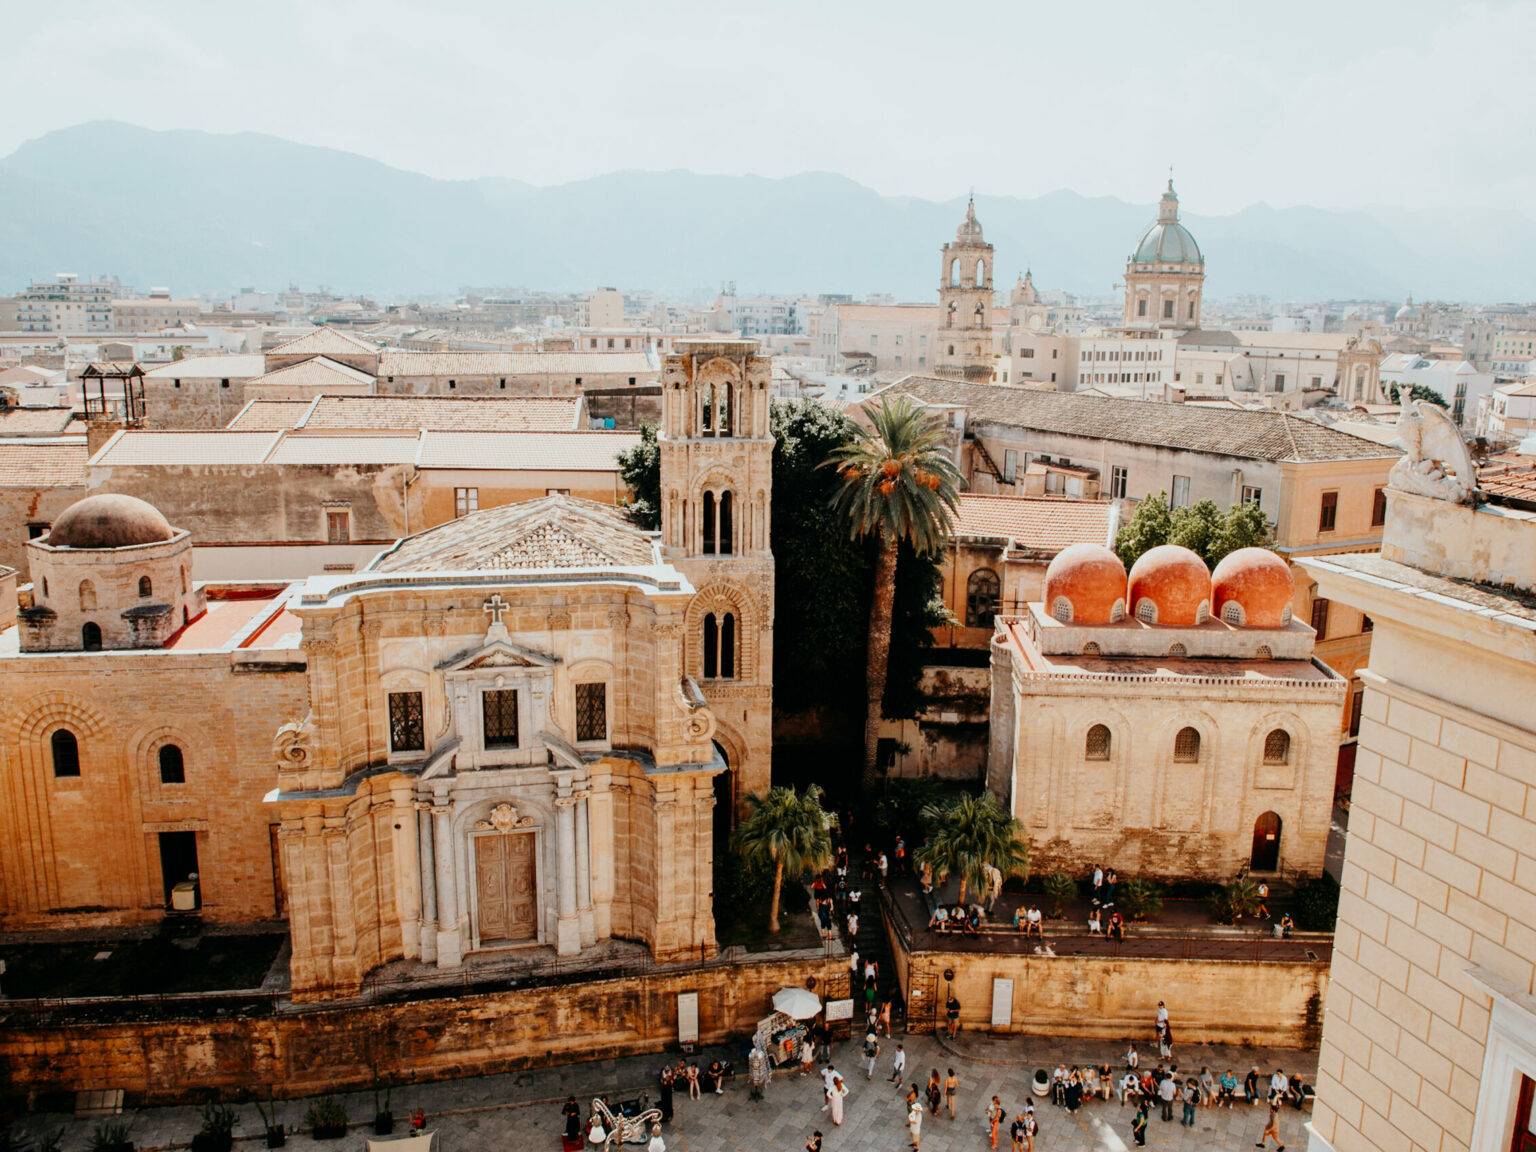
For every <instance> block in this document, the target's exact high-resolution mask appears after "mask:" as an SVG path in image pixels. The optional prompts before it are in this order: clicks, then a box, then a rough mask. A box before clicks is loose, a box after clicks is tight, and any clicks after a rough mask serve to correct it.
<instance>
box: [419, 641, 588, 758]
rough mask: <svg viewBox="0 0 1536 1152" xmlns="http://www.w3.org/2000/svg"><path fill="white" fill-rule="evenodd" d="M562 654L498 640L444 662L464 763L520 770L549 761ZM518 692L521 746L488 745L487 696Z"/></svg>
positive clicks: (459, 752) (442, 666)
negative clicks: (549, 735) (548, 738)
mask: <svg viewBox="0 0 1536 1152" xmlns="http://www.w3.org/2000/svg"><path fill="white" fill-rule="evenodd" d="M559 664H560V660H559V658H558V657H555V656H551V655H548V654H547V653H543V652H536V651H534V650H533V649H532V648H525V647H523V646H521V645H519V644H513V643H511V642H510V641H507V640H492V641H491V642H490V643H489V644H486V645H485V646H483V647H481V648H478V649H476V650H475V651H473V652H471V653H469V654H468V655H466V656H461V657H458V658H457V659H454V660H451V661H449V662H447V663H446V664H443V665H441V666H440V670H441V671H442V674H443V684H444V690H445V692H446V693H447V696H448V700H449V708H450V713H451V716H452V727H453V730H454V732H455V733H456V734H457V735H458V738H459V750H458V754H457V763H458V767H459V768H461V769H477V768H515V767H526V766H530V765H535V764H544V763H547V762H548V759H549V749H548V746H547V745H546V744H545V742H544V733H545V732H546V731H548V730H549V728H550V720H551V703H552V701H553V699H554V693H555V669H556V668H557V667H558V666H559ZM508 689H510V690H514V691H516V692H517V694H518V695H517V732H518V742H517V746H516V747H509V748H487V747H486V746H485V725H484V705H483V701H482V697H483V695H484V694H485V693H486V692H488V691H504V690H508Z"/></svg>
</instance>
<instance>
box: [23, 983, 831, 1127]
mask: <svg viewBox="0 0 1536 1152" xmlns="http://www.w3.org/2000/svg"><path fill="white" fill-rule="evenodd" d="M842 969H843V965H842V962H841V960H838V959H822V958H820V957H818V958H815V959H804V958H798V959H782V960H779V959H775V960H768V961H764V962H761V963H739V964H720V965H707V966H703V967H696V968H689V969H678V970H672V971H660V972H655V973H650V974H646V975H641V976H630V977H624V978H617V979H608V980H592V981H588V982H583V983H571V984H564V985H561V986H559V987H558V988H550V987H541V988H525V989H519V990H516V991H510V992H498V993H494V994H488V995H471V996H460V997H444V998H440V999H425V1000H416V1001H412V1002H409V1003H403V1004H389V1005H383V1006H377V1007H357V1006H352V1007H346V1008H328V1009H321V1010H312V1011H292V1012H285V1013H282V1014H280V1015H275V1016H269V1017H262V1018H256V1019H240V1020H227V1019H226V1020H165V1021H159V1022H150V1023H132V1024H95V1025H93V1024H74V1025H56V1026H50V1025H47V1024H36V1025H32V1024H27V1023H24V1022H21V1021H19V1020H18V1019H16V1018H15V1017H13V1018H12V1019H11V1021H10V1022H9V1023H8V1025H7V1027H6V1028H5V1029H4V1030H3V1031H0V1068H4V1069H6V1070H7V1071H6V1073H5V1079H4V1081H3V1088H0V1090H3V1091H5V1092H7V1093H9V1094H12V1095H13V1096H16V1097H23V1096H29V1095H33V1094H37V1093H43V1092H59V1091H67V1092H73V1091H81V1090H88V1089H104V1088H121V1089H123V1090H124V1091H125V1092H127V1094H128V1097H129V1099H130V1100H131V1101H133V1102H134V1103H154V1104H165V1103H174V1102H179V1101H188V1100H198V1099H203V1098H205V1097H206V1095H208V1094H209V1093H216V1094H218V1095H220V1096H222V1097H224V1098H225V1099H235V1098H237V1097H239V1096H240V1095H241V1094H242V1093H244V1092H247V1091H249V1090H251V1089H253V1088H258V1087H262V1088H264V1087H265V1086H266V1085H271V1086H272V1087H273V1091H274V1092H275V1094H276V1095H278V1096H281V1097H294V1096H304V1095H311V1094H315V1093H319V1092H328V1091H334V1090H339V1089H359V1088H366V1087H368V1086H370V1085H371V1084H372V1082H373V1068H374V1067H375V1066H376V1067H377V1070H378V1074H379V1075H380V1076H381V1077H383V1078H384V1079H385V1080H386V1081H388V1082H389V1083H391V1084H401V1083H419V1082H423V1081H430V1080H440V1079H447V1078H451V1077H459V1076H481V1075H488V1074H491V1073H496V1072H506V1071H511V1070H515V1069H519V1068H532V1067H539V1066H542V1065H547V1064H554V1063H560V1062H564V1061H571V1060H595V1059H606V1058H611V1057H615V1056H625V1055H634V1054H636V1053H643V1052H658V1051H662V1050H664V1049H667V1048H669V1047H672V1046H673V1045H675V1044H676V1042H677V997H678V994H679V993H683V992H696V993H698V997H699V1039H700V1040H701V1041H702V1042H704V1043H706V1044H707V1043H717V1042H720V1041H723V1040H726V1039H728V1038H730V1037H740V1036H746V1035H748V1034H749V1033H750V1032H751V1031H752V1029H753V1028H754V1027H755V1026H756V1025H757V1022H758V1020H760V1019H761V1018H762V1017H763V1016H765V1015H767V1014H768V1012H769V1011H770V1010H771V999H772V996H773V993H774V992H775V991H777V990H778V989H779V988H781V987H784V986H786V985H801V984H804V983H805V981H806V979H807V978H808V977H813V976H814V977H816V978H817V980H818V987H823V986H826V985H827V982H828V980H833V981H836V980H838V979H840V978H842ZM844 983H846V981H845V980H844ZM354 1119H355V1120H362V1119H364V1118H363V1117H354Z"/></svg>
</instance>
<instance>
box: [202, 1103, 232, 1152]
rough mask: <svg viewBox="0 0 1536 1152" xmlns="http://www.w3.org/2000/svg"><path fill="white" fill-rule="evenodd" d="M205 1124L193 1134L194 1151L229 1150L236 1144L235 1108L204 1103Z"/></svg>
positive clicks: (215, 1151)
mask: <svg viewBox="0 0 1536 1152" xmlns="http://www.w3.org/2000/svg"><path fill="white" fill-rule="evenodd" d="M202 1117H203V1126H202V1127H201V1128H199V1129H198V1130H197V1132H196V1133H194V1134H193V1136H192V1152H229V1150H230V1149H231V1148H233V1147H234V1144H235V1110H234V1109H233V1108H226V1107H224V1105H222V1104H204V1105H203V1111H202Z"/></svg>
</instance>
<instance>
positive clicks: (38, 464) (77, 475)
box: [0, 439, 90, 488]
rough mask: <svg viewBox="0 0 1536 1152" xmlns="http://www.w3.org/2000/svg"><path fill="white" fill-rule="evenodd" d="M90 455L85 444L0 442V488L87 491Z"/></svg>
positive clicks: (49, 441)
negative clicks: (85, 489) (75, 489)
mask: <svg viewBox="0 0 1536 1152" xmlns="http://www.w3.org/2000/svg"><path fill="white" fill-rule="evenodd" d="M89 455H90V452H89V451H88V450H87V448H86V446H85V441H83V440H78V441H59V440H43V439H37V440H8V441H4V442H0V488H72V487H84V486H85V461H86V458H87V457H88V456H89Z"/></svg>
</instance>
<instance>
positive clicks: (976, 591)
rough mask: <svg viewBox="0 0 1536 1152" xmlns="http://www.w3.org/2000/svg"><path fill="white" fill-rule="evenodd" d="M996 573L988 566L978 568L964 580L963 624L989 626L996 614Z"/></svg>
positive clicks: (997, 586) (997, 585)
mask: <svg viewBox="0 0 1536 1152" xmlns="http://www.w3.org/2000/svg"><path fill="white" fill-rule="evenodd" d="M998 589H999V584H998V579H997V573H996V572H994V571H992V569H990V568H978V569H976V571H974V572H972V573H971V576H970V579H969V580H967V581H966V582H965V626H966V627H967V628H990V627H992V618H993V617H994V616H996V615H997V602H998Z"/></svg>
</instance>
